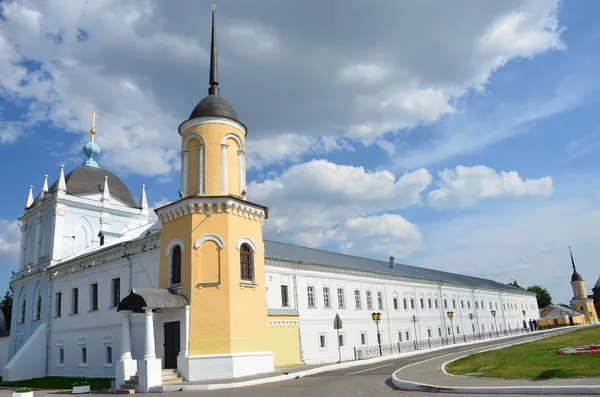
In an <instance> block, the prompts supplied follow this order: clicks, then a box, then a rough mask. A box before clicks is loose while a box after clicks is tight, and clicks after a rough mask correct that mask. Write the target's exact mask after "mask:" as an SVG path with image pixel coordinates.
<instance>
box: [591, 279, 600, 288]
mask: <svg viewBox="0 0 600 397" xmlns="http://www.w3.org/2000/svg"><path fill="white" fill-rule="evenodd" d="M596 288H600V278H598V281H596V284H595V285H594V288H592V289H596Z"/></svg>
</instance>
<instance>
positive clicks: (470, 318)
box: [463, 313, 475, 340]
mask: <svg viewBox="0 0 600 397" xmlns="http://www.w3.org/2000/svg"><path fill="white" fill-rule="evenodd" d="M474 317H475V316H474V315H473V313H469V320H471V330H472V331H473V340H475V325H474V324H473V318H474ZM464 333H465V332H464V330H463V334H464Z"/></svg>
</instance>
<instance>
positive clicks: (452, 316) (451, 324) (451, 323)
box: [446, 312, 456, 344]
mask: <svg viewBox="0 0 600 397" xmlns="http://www.w3.org/2000/svg"><path fill="white" fill-rule="evenodd" d="M446 314H447V315H448V318H449V319H450V328H451V329H452V342H454V344H456V339H454V323H453V322H452V319H453V318H454V312H447V313H446Z"/></svg>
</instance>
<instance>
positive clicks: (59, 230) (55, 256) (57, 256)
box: [50, 205, 65, 264]
mask: <svg viewBox="0 0 600 397" xmlns="http://www.w3.org/2000/svg"><path fill="white" fill-rule="evenodd" d="M64 224H65V210H64V209H63V207H62V205H60V207H59V206H57V207H56V208H55V209H54V228H53V230H52V252H51V253H50V259H51V260H52V261H59V260H61V259H62V257H63V252H62V251H63V248H62V247H63V239H64V237H63V234H64ZM54 263H55V262H52V263H51V264H54Z"/></svg>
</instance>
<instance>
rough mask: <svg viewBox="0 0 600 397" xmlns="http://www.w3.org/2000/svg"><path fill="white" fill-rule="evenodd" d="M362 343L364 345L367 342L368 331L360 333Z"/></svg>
mask: <svg viewBox="0 0 600 397" xmlns="http://www.w3.org/2000/svg"><path fill="white" fill-rule="evenodd" d="M360 344H361V345H363V346H364V345H366V344H367V333H366V332H361V333H360Z"/></svg>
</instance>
